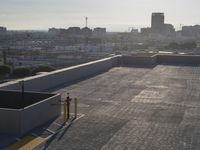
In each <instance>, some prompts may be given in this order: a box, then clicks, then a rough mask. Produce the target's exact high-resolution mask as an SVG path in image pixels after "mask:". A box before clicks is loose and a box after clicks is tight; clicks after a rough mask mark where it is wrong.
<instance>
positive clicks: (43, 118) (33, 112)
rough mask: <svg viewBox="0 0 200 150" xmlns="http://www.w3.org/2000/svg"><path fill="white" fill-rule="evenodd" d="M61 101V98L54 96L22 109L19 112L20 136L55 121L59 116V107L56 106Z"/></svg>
mask: <svg viewBox="0 0 200 150" xmlns="http://www.w3.org/2000/svg"><path fill="white" fill-rule="evenodd" d="M60 100H61V96H60V95H59V94H58V95H55V96H53V97H50V98H47V99H45V100H44V101H41V102H39V103H36V104H33V105H32V106H28V107H26V108H24V109H23V110H22V112H21V116H20V117H21V126H20V128H21V133H20V134H21V135H23V134H26V133H27V132H29V131H31V130H32V129H34V128H36V127H38V126H40V125H43V124H44V123H46V122H48V121H51V120H52V119H55V118H56V117H58V116H60V115H61V106H60V105H56V104H58V103H59V101H60Z"/></svg>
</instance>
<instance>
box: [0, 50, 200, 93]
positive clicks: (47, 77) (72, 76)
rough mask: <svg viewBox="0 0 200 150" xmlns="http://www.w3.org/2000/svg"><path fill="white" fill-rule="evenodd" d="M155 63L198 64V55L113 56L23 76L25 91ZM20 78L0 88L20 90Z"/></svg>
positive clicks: (199, 61)
mask: <svg viewBox="0 0 200 150" xmlns="http://www.w3.org/2000/svg"><path fill="white" fill-rule="evenodd" d="M156 64H200V56H196V55H175V54H170V55H168V54H154V55H152V56H148V55H147V56H141V55H139V56H137V55H134V56H121V55H117V56H113V57H109V58H105V59H101V60H97V61H93V62H89V63H85V64H81V65H77V66H73V67H69V68H64V69H60V70H56V71H54V72H51V73H47V74H41V75H37V76H33V77H28V78H25V79H24V81H25V90H26V91H44V90H47V89H50V88H54V87H56V86H59V85H62V84H65V83H72V82H74V81H77V80H81V79H84V78H87V77H89V76H92V75H95V74H98V73H102V72H104V71H106V70H109V69H110V68H112V67H115V66H118V65H156ZM19 81H20V80H16V81H12V82H7V83H4V84H1V85H0V89H8V90H20V89H21V87H20V85H19Z"/></svg>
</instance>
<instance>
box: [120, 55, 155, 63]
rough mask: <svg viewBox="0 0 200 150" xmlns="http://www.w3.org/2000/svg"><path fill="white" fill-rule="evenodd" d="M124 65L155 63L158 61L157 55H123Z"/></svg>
mask: <svg viewBox="0 0 200 150" xmlns="http://www.w3.org/2000/svg"><path fill="white" fill-rule="evenodd" d="M121 59H122V60H121V63H122V65H154V64H156V62H157V55H153V56H122V58H121Z"/></svg>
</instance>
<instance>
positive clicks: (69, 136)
mask: <svg viewBox="0 0 200 150" xmlns="http://www.w3.org/2000/svg"><path fill="white" fill-rule="evenodd" d="M199 89H200V66H194V65H193V66H182V65H176V66H170V65H157V66H155V67H152V68H151V67H149V68H145V67H137V66H131V67H114V68H112V69H110V70H109V71H107V72H105V73H102V74H99V75H97V76H93V77H91V78H88V79H87V80H83V81H81V82H77V83H76V84H72V85H70V86H67V85H66V86H64V85H63V86H62V87H59V88H57V89H52V91H54V92H56V93H62V96H63V98H64V97H65V96H66V91H67V92H69V93H70V95H71V96H77V97H78V99H79V100H78V109H79V113H81V114H84V117H82V118H80V119H79V120H78V121H76V122H75V123H74V124H72V126H71V127H70V128H68V129H65V130H64V131H62V132H60V133H59V134H58V135H56V136H55V137H54V138H52V139H51V140H50V141H48V142H47V143H46V144H45V146H46V148H48V149H49V150H51V149H52V150H56V149H59V150H62V149H63V150H64V149H70V150H78V149H84V150H85V149H88V150H91V149H102V150H110V149H120V150H121V149H126V150H129V149H130V150H133V149H140V150H141V149H143V150H157V149H161V150H169V149H170V150H183V149H188V150H191V149H192V150H195V149H196V150H197V149H199V147H200V93H199ZM38 149H42V147H39V148H38Z"/></svg>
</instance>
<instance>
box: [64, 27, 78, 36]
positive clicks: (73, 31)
mask: <svg viewBox="0 0 200 150" xmlns="http://www.w3.org/2000/svg"><path fill="white" fill-rule="evenodd" d="M67 34H69V35H79V34H81V28H80V27H69V28H68V29H67Z"/></svg>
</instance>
